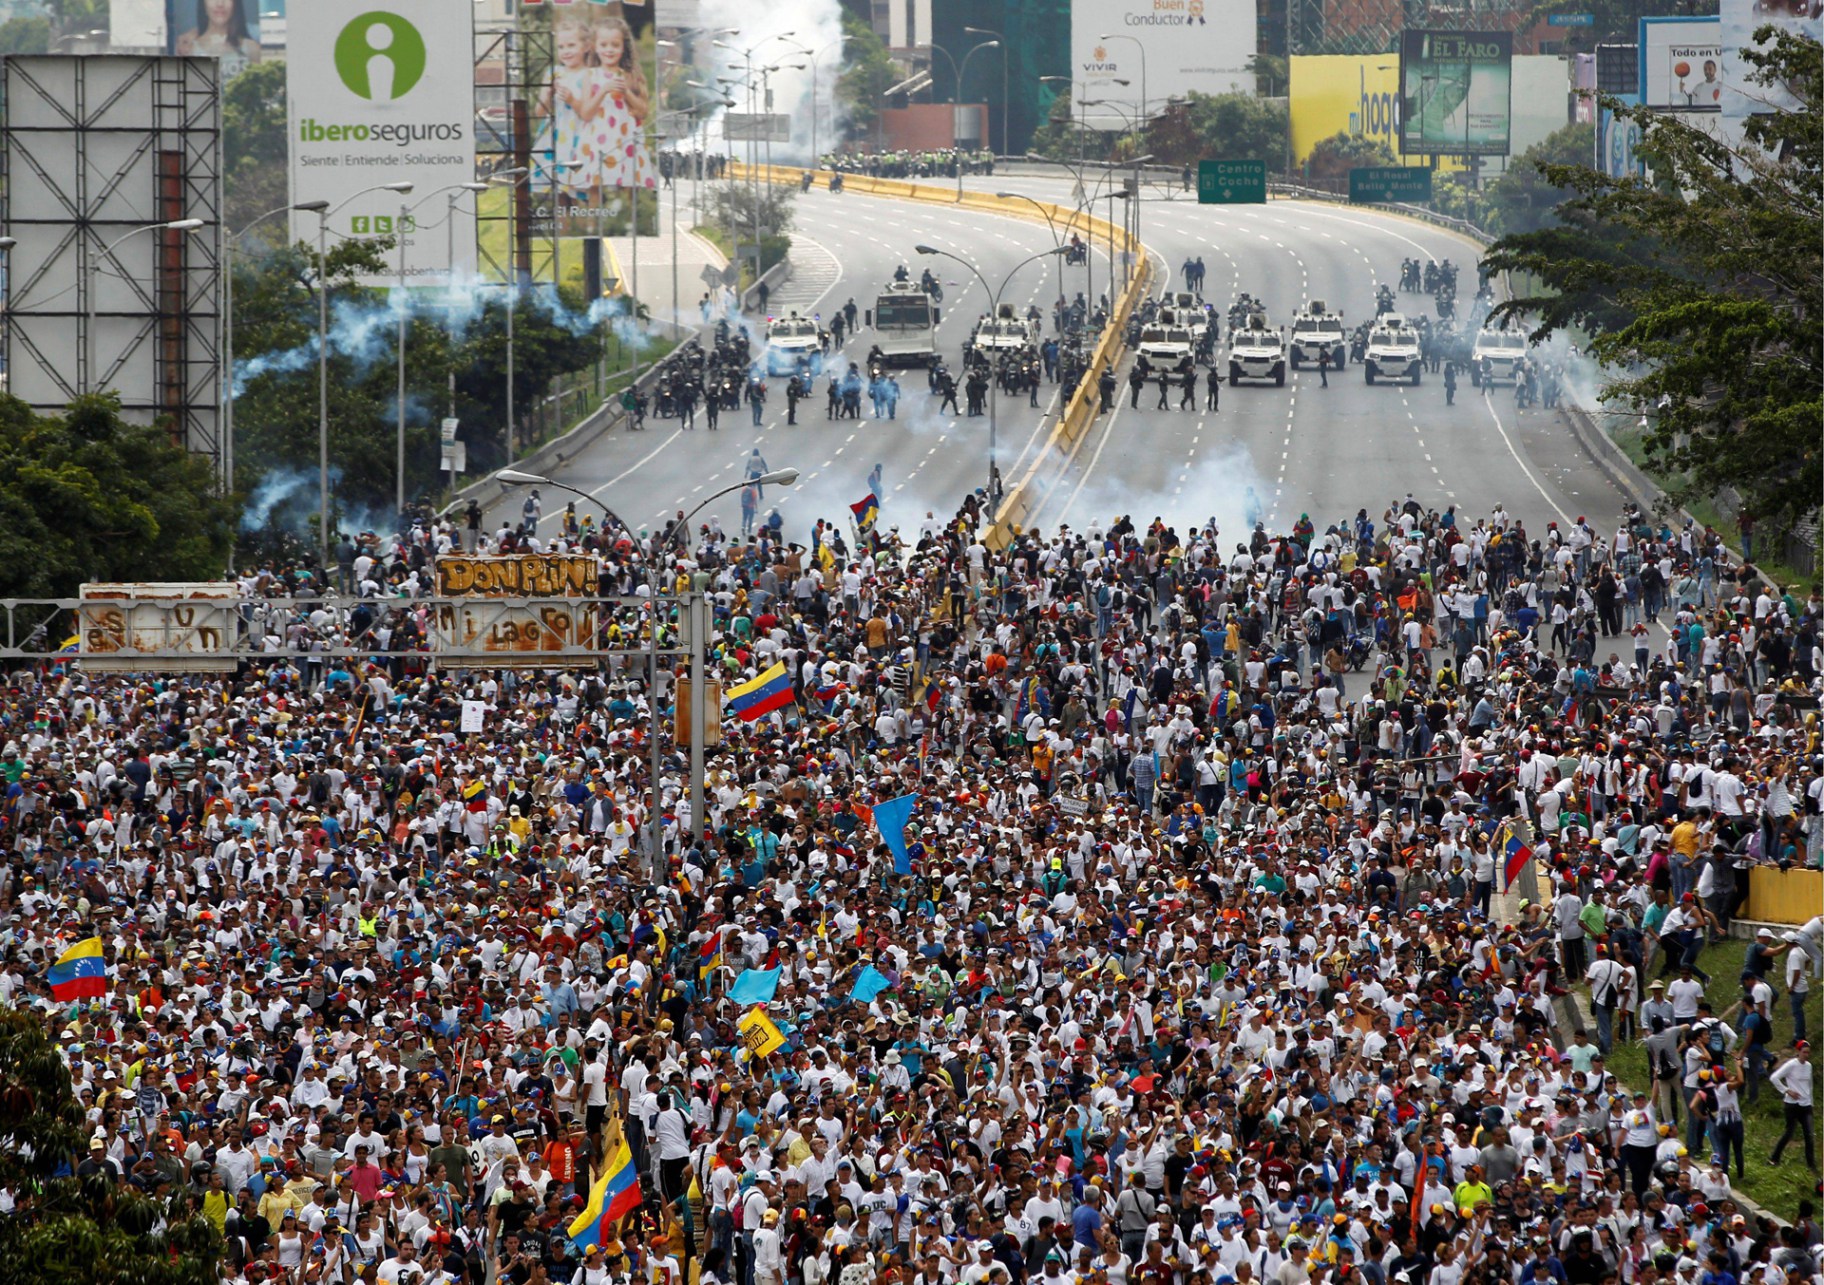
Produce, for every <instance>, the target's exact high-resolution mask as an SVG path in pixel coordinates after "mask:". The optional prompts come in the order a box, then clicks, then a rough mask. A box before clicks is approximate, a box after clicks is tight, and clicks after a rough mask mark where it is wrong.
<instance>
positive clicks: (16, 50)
mask: <svg viewBox="0 0 1824 1285" xmlns="http://www.w3.org/2000/svg"><path fill="white" fill-rule="evenodd" d="M50 49H51V22H50V19H48V18H8V19H7V20H6V21H5V22H4V23H0V56H3V55H6V54H43V53H49V52H50Z"/></svg>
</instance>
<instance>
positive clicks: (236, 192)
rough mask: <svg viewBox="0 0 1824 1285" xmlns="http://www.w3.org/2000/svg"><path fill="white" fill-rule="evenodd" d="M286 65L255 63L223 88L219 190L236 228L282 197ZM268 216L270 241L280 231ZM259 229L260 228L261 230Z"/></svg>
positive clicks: (274, 205) (277, 237) (285, 160)
mask: <svg viewBox="0 0 1824 1285" xmlns="http://www.w3.org/2000/svg"><path fill="white" fill-rule="evenodd" d="M287 148H288V143H287V140H286V137H285V64H284V63H283V62H281V61H277V60H274V61H270V62H257V63H254V64H253V65H252V66H251V67H248V68H247V69H246V70H245V71H243V72H242V73H241V74H240V75H238V76H236V77H235V78H234V79H233V80H231V81H229V82H228V83H227V84H226V85H224V86H223V87H222V169H223V175H222V190H223V193H224V201H225V203H226V207H227V208H226V210H225V211H224V214H225V216H226V218H227V221H228V226H229V227H230V228H231V229H233V230H234V231H236V232H239V231H241V230H242V229H244V228H245V227H246V226H247V225H248V224H249V223H251V222H253V221H254V220H255V219H257V218H259V217H260V216H261V215H262V214H265V213H266V212H267V211H268V210H275V209H277V208H278V207H280V206H281V205H284V204H285V202H286V186H285V184H286V166H287V164H288V163H289V161H288V157H289V152H288V151H287ZM284 226H285V224H284V220H283V219H277V218H275V219H273V220H272V221H271V222H270V223H268V224H266V225H265V227H267V228H271V229H272V233H271V235H270V236H268V238H267V240H268V243H269V244H276V243H277V242H278V241H279V240H281V239H282V238H283V235H284ZM262 230H264V229H262Z"/></svg>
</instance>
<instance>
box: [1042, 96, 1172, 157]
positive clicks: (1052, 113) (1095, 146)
mask: <svg viewBox="0 0 1824 1285" xmlns="http://www.w3.org/2000/svg"><path fill="white" fill-rule="evenodd" d="M1046 89H1047V90H1049V89H1050V86H1046ZM1154 128H1155V129H1158V128H1159V125H1158V124H1155V126H1154ZM1112 137H1113V136H1112V135H1110V134H1107V133H1104V132H1103V131H1102V130H1099V129H1088V130H1086V129H1082V128H1080V127H1079V126H1078V125H1077V122H1076V118H1075V116H1074V114H1073V113H1072V111H1071V103H1070V90H1068V89H1060V90H1058V91H1057V93H1056V96H1055V97H1053V98H1052V100H1051V105H1050V108H1049V109H1048V110H1047V111H1046V113H1045V123H1044V124H1043V125H1040V126H1039V127H1038V128H1037V129H1035V130H1033V131H1032V140H1031V142H1030V143H1028V145H1027V146H1028V148H1029V150H1031V151H1033V152H1035V153H1036V154H1038V155H1040V156H1044V157H1048V158H1050V159H1051V160H1054V161H1072V162H1074V161H1076V160H1077V158H1078V157H1087V158H1088V159H1090V160H1096V161H1100V160H1107V159H1108V158H1109V156H1110V155H1111V154H1112V149H1111V147H1110V139H1111V138H1112ZM1168 141H1169V137H1168Z"/></svg>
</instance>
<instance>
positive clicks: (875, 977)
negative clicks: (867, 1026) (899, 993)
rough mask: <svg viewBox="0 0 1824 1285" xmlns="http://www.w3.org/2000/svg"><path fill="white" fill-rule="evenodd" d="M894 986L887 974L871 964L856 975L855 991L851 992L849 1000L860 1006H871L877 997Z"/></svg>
mask: <svg viewBox="0 0 1824 1285" xmlns="http://www.w3.org/2000/svg"><path fill="white" fill-rule="evenodd" d="M892 985H893V983H892V982H890V981H888V980H887V975H886V974H885V973H883V972H881V971H880V970H879V969H878V968H876V967H874V965H872V964H869V965H867V966H866V967H864V968H863V969H862V970H861V972H859V973H857V974H856V975H855V989H854V990H852V991H850V992H849V998H850V999H852V1000H854V1001H855V1002H856V1003H858V1004H871V1003H873V1002H874V997H875V996H876V995H878V994H880V993H881V992H882V991H884V990H889V989H891V988H892Z"/></svg>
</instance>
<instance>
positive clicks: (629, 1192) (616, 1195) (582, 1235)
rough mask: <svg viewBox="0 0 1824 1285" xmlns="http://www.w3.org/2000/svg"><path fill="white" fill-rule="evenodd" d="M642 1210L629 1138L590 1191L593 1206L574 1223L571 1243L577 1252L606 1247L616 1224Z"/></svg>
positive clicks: (609, 1157)
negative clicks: (628, 1142) (604, 1244)
mask: <svg viewBox="0 0 1824 1285" xmlns="http://www.w3.org/2000/svg"><path fill="white" fill-rule="evenodd" d="M639 1207H640V1176H639V1174H638V1173H637V1172H636V1171H635V1170H634V1167H633V1151H632V1150H631V1149H630V1148H629V1147H628V1146H627V1139H625V1138H622V1139H621V1141H620V1144H619V1145H618V1146H616V1147H615V1148H614V1150H613V1151H611V1152H609V1153H608V1166H607V1168H605V1169H603V1170H602V1176H601V1177H599V1178H597V1179H596V1180H595V1186H593V1187H591V1188H590V1189H589V1203H588V1204H586V1205H584V1206H583V1212H582V1213H580V1214H578V1215H577V1216H576V1220H575V1221H574V1222H572V1223H571V1224H570V1228H569V1231H570V1240H571V1243H572V1244H574V1245H575V1246H576V1252H577V1253H579V1254H580V1253H582V1252H583V1251H585V1250H587V1249H590V1248H592V1247H594V1246H596V1245H600V1244H602V1243H603V1242H604V1241H606V1240H607V1239H608V1237H609V1236H611V1235H613V1233H614V1225H615V1224H616V1223H618V1222H619V1221H620V1220H621V1219H623V1218H625V1217H626V1216H627V1215H628V1214H630V1213H632V1212H633V1211H634V1210H636V1209H638V1208H639Z"/></svg>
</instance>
